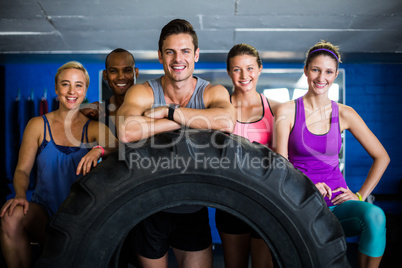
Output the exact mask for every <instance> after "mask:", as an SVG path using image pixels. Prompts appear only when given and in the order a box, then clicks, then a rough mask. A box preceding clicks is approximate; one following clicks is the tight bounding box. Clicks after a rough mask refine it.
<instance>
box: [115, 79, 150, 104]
mask: <svg viewBox="0 0 402 268" xmlns="http://www.w3.org/2000/svg"><path fill="white" fill-rule="evenodd" d="M153 102H154V93H153V91H152V88H151V86H150V85H149V84H148V82H145V83H143V84H137V85H133V86H131V87H130V88H129V89H128V90H127V93H126V95H125V97H124V102H123V105H122V106H125V107H127V106H132V105H136V106H141V107H145V108H147V109H149V108H151V107H152V104H153Z"/></svg>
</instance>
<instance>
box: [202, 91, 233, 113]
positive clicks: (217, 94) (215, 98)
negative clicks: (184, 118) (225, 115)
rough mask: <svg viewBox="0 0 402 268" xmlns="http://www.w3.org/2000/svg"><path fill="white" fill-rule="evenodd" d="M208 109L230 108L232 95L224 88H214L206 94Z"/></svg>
mask: <svg viewBox="0 0 402 268" xmlns="http://www.w3.org/2000/svg"><path fill="white" fill-rule="evenodd" d="M205 95H206V98H205V100H206V103H205V107H206V108H230V107H231V106H232V104H231V103H230V95H229V92H228V91H227V89H226V88H225V87H223V86H212V87H211V88H209V89H208V91H207V92H206V94H205Z"/></svg>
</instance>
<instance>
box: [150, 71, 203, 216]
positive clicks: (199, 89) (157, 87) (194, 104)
mask: <svg viewBox="0 0 402 268" xmlns="http://www.w3.org/2000/svg"><path fill="white" fill-rule="evenodd" d="M161 78H162V77H159V78H156V79H152V80H148V81H147V82H148V84H149V85H150V86H151V88H152V91H153V92H154V104H153V105H152V108H155V107H159V106H166V105H167V104H166V100H165V95H164V93H163V88H162V83H161ZM194 78H196V79H197V84H196V86H195V89H194V93H193V95H191V99H190V101H189V102H188V104H187V105H186V108H192V109H205V104H204V90H205V87H206V86H208V85H209V82H208V81H206V80H204V79H202V78H199V77H197V76H194ZM201 208H202V206H197V205H182V206H178V207H173V208H168V209H165V210H163V211H164V212H169V213H193V212H196V211H198V210H200V209H201Z"/></svg>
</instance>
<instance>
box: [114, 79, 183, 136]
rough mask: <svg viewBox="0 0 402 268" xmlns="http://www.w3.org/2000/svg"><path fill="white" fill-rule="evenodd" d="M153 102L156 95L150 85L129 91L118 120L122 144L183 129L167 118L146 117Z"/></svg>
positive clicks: (139, 86)
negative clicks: (145, 114) (146, 112)
mask: <svg viewBox="0 0 402 268" xmlns="http://www.w3.org/2000/svg"><path fill="white" fill-rule="evenodd" d="M153 102H154V95H153V92H152V89H151V87H150V86H149V85H148V83H145V84H138V85H134V86H132V87H131V88H130V89H129V90H128V91H127V93H126V95H125V97H124V102H123V104H122V106H121V107H120V109H119V110H118V111H117V118H116V121H117V124H116V125H117V126H118V127H117V133H118V137H119V140H120V141H121V142H123V143H128V142H135V141H139V140H141V139H145V138H148V137H151V136H153V135H155V134H158V133H161V132H165V131H171V130H176V129H179V128H180V127H181V125H180V124H178V123H175V122H174V121H170V120H168V119H166V118H151V117H148V116H144V112H145V111H147V110H149V109H151V107H152V105H153Z"/></svg>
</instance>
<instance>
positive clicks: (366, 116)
mask: <svg viewBox="0 0 402 268" xmlns="http://www.w3.org/2000/svg"><path fill="white" fill-rule="evenodd" d="M68 60H71V59H68ZM68 60H65V61H60V62H55V61H49V62H43V61H37V62H29V63H28V64H26V63H19V62H18V63H7V62H5V63H3V64H1V62H0V65H3V66H5V70H6V81H5V82H6V83H5V90H6V92H5V99H6V107H5V111H6V122H5V123H6V126H5V127H6V128H5V131H6V136H5V141H3V144H4V146H5V148H6V175H7V178H9V179H11V178H12V175H13V172H14V170H13V169H14V167H15V162H14V160H15V159H16V157H17V152H15V151H14V150H13V142H14V141H15V139H16V138H18V137H17V136H18V135H17V134H15V133H13V123H14V122H15V120H16V119H15V118H13V105H14V101H15V99H16V97H17V94H18V91H20V97H21V100H20V103H21V104H22V105H21V108H20V113H21V116H20V118H19V119H18V120H19V121H20V123H19V124H20V127H21V131H20V134H19V135H20V137H19V138H21V137H22V133H23V128H24V126H25V124H26V122H27V118H26V116H25V114H26V111H25V106H26V101H27V99H28V97H29V96H31V91H33V96H34V100H35V105H36V109H35V110H36V113H37V114H38V113H39V105H38V104H39V101H40V98H41V97H42V96H43V93H44V89H47V97H48V102H49V110H50V109H51V101H52V100H53V98H54V97H55V92H54V75H55V73H56V70H57V68H58V67H59V66H61V65H62V64H63V63H65V62H66V61H68ZM81 62H82V63H83V64H84V66H85V67H86V68H87V70H88V72H89V75H90V77H91V83H90V85H89V89H88V94H87V98H88V100H89V101H90V102H92V101H95V100H97V99H98V88H99V80H98V73H99V71H100V70H102V69H103V67H104V65H103V61H98V62H96V61H95V62H94V61H89V62H85V61H82V60H81ZM137 67H139V69H140V73H141V70H145V69H161V68H162V66H161V65H160V64H159V63H155V62H151V63H150V62H137ZM225 67H226V66H225V64H224V63H207V62H200V63H198V64H196V68H200V69H206V68H210V69H216V68H225ZM278 67H279V68H289V67H290V68H301V67H302V64H281V63H275V64H271V65H270V64H268V63H265V64H264V68H278ZM341 68H344V69H345V79H346V80H345V89H346V98H345V99H346V104H347V105H349V106H352V107H353V108H354V109H355V110H356V111H357V112H358V113H359V114H360V115H361V117H362V118H363V120H364V121H365V122H366V124H367V125H368V127H369V128H370V129H371V130H372V132H373V133H374V134H375V135H376V136H377V137H378V139H379V140H380V141H381V142H382V144H383V145H384V147H385V148H386V150H387V151H388V154H389V155H390V157H391V163H390V165H389V167H388V169H387V171H386V172H385V174H384V176H383V178H382V180H381V181H380V183H379V184H378V186H377V187H376V189H375V190H374V192H373V193H374V194H388V195H390V194H400V193H401V179H402V169H401V168H400V167H399V165H400V163H402V157H401V154H400V152H399V150H400V149H401V146H400V145H399V138H400V135H401V133H402V131H401V130H402V129H401V128H402V127H401V122H402V120H401V119H400V116H401V114H402V105H401V103H400V101H401V99H402V86H401V85H402V64H367V63H356V64H352V63H348V64H342V65H341ZM370 165H371V158H370V156H369V155H367V153H366V152H365V151H364V149H363V148H362V147H361V146H360V144H359V143H358V142H357V141H356V140H355V139H354V137H353V136H352V135H351V134H350V133H349V132H347V134H346V179H347V182H348V184H349V187H350V188H351V190H352V191H357V190H358V189H359V187H360V186H361V184H362V182H363V181H364V179H365V176H366V174H367V172H368V170H369V168H370ZM396 204H398V205H391V206H388V207H386V208H385V209H388V210H393V211H395V210H397V211H398V212H401V211H400V210H401V206H400V205H399V203H396Z"/></svg>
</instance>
